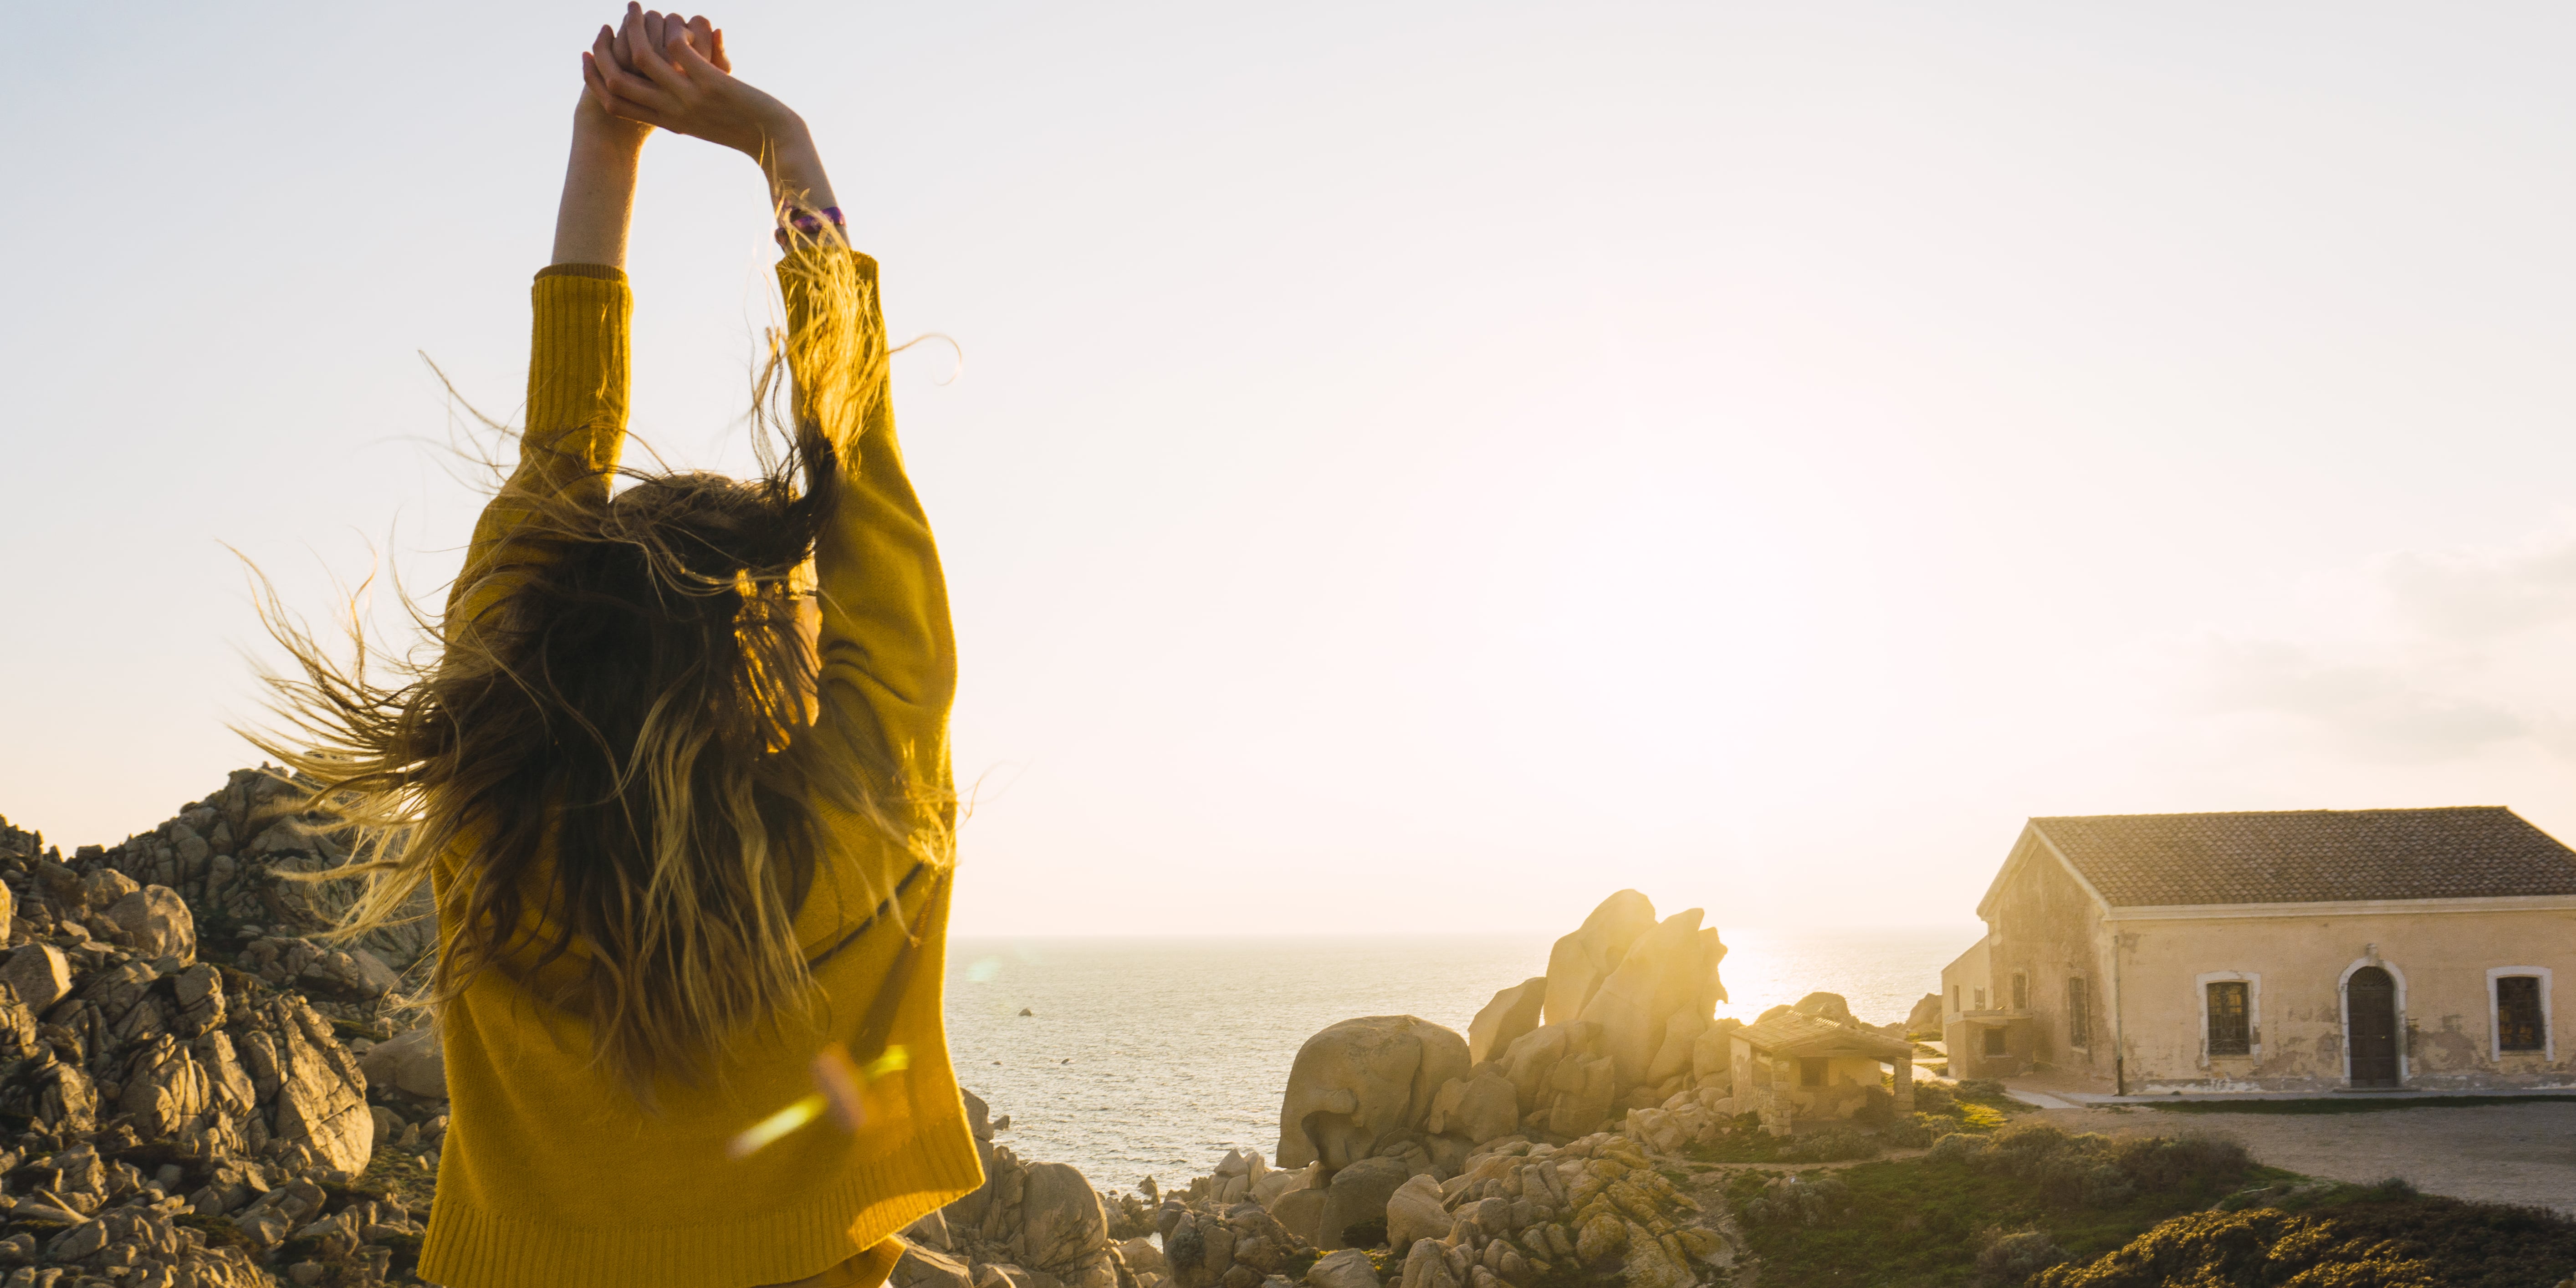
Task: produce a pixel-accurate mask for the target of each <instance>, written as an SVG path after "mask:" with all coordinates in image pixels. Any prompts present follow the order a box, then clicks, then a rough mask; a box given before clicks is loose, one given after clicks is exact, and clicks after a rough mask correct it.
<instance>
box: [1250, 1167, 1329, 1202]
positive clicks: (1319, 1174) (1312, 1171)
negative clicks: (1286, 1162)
mask: <svg viewBox="0 0 2576 1288" xmlns="http://www.w3.org/2000/svg"><path fill="white" fill-rule="evenodd" d="M1323 1183H1324V1165H1323V1164H1322V1163H1309V1164H1307V1165H1306V1166H1304V1167H1301V1168H1296V1169H1294V1170H1283V1169H1280V1168H1276V1167H1274V1168H1271V1169H1269V1170H1268V1171H1267V1172H1265V1173H1263V1175H1262V1177H1261V1179H1260V1180H1257V1181H1254V1182H1253V1183H1252V1201H1253V1202H1255V1203H1258V1204H1260V1205H1261V1206H1263V1207H1265V1208H1266V1207H1270V1206H1271V1205H1273V1204H1276V1203H1277V1202H1278V1201H1279V1198H1280V1196H1281V1195H1283V1194H1286V1193H1288V1192H1289V1191H1290V1190H1302V1189H1306V1188H1308V1187H1310V1186H1317V1185H1321V1184H1323Z"/></svg>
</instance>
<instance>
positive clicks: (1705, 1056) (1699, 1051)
mask: <svg viewBox="0 0 2576 1288" xmlns="http://www.w3.org/2000/svg"><path fill="white" fill-rule="evenodd" d="M1743 1027H1744V1021H1742V1020H1739V1019H1735V1018H1733V1017H1732V1016H1730V1017H1728V1018H1726V1019H1723V1020H1718V1021H1716V1022H1714V1023H1712V1024H1710V1025H1709V1026H1708V1027H1707V1028H1704V1029H1702V1030H1700V1033H1699V1036H1698V1037H1696V1038H1693V1039H1691V1083H1692V1085H1694V1086H1700V1087H1707V1086H1719V1085H1724V1086H1731V1085H1733V1083H1734V1081H1735V1031H1736V1030H1737V1029H1740V1028H1743Z"/></svg>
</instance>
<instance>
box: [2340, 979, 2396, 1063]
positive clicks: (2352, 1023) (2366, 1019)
mask: <svg viewBox="0 0 2576 1288" xmlns="http://www.w3.org/2000/svg"><path fill="white" fill-rule="evenodd" d="M2343 1015H2344V1030H2343V1032H2344V1050H2345V1052H2346V1053H2347V1054H2348V1055H2349V1056H2350V1058H2351V1063H2352V1085H2354V1086H2356V1087H2394V1086H2396V1085H2398V1081H2397V981H2395V980H2393V979H2390V978H2389V976H2388V972H2387V971H2384V970H2382V969H2380V968H2379V967H2377V966H2364V967H2362V968H2361V969H2360V970H2357V971H2354V972H2353V973H2352V978H2350V979H2347V980H2345V981H2344V986H2343Z"/></svg>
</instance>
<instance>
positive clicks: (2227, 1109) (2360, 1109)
mask: <svg viewBox="0 0 2576 1288" xmlns="http://www.w3.org/2000/svg"><path fill="white" fill-rule="evenodd" d="M2532 1104H2561V1105H2576V1096H2411V1097H2407V1098H2405V1099H2402V1100H2401V1099H2396V1098H2387V1099H2382V1098H2380V1097H2377V1096H2351V1097H2339V1098H2336V1099H2333V1100H2327V1099H2323V1098H2320V1099H2315V1100H2178V1101H2176V1102H2174V1103H2172V1104H2166V1103H2164V1102H2163V1101H2150V1102H2148V1103H2147V1107H2148V1108H2150V1109H2155V1110H2159V1111H2161V1112H2164V1113H2168V1114H2383V1113H2387V1112H2388V1111H2390V1110H2392V1109H2469V1108H2474V1107H2476V1106H2479V1105H2532Z"/></svg>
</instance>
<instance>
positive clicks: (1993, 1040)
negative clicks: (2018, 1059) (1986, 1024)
mask: <svg viewBox="0 0 2576 1288" xmlns="http://www.w3.org/2000/svg"><path fill="white" fill-rule="evenodd" d="M2008 1051H2009V1048H2007V1047H2006V1045H2005V1037H2004V1031H2003V1028H2002V1027H2001V1026H2000V1025H1998V1026H1996V1027H1993V1028H1989V1029H1987V1030H1986V1054H1987V1055H2004V1054H2007V1053H2008Z"/></svg>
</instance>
